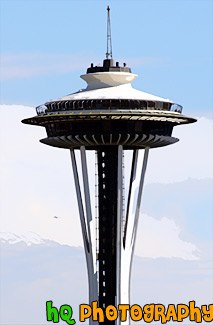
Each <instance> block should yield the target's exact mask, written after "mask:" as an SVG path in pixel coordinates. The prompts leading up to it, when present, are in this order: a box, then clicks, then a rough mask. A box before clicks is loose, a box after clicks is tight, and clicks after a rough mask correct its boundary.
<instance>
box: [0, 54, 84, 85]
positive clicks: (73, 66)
mask: <svg viewBox="0 0 213 325" xmlns="http://www.w3.org/2000/svg"><path fill="white" fill-rule="evenodd" d="M87 66H88V57H87V56H84V55H82V54H80V53H77V54H75V55H71V54H42V53H33V54H18V55H11V54H8V55H6V54H5V55H2V57H1V66H0V71H1V77H0V79H1V81H5V80H9V79H14V78H16V79H20V78H21V79H22V78H30V77H35V76H40V75H50V74H54V73H69V72H71V71H76V70H82V69H83V70H85V69H86V68H87Z"/></svg>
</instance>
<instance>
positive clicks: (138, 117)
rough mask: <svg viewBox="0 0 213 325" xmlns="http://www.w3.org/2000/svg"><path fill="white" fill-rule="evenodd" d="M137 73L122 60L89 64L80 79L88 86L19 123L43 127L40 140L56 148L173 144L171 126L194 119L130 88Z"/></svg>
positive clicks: (179, 108)
mask: <svg viewBox="0 0 213 325" xmlns="http://www.w3.org/2000/svg"><path fill="white" fill-rule="evenodd" d="M137 77H138V76H137V75H136V74H133V73H132V72H131V69H130V68H128V67H126V64H125V63H124V64H123V67H120V65H119V63H118V62H116V63H114V60H112V59H105V60H104V61H103V66H101V67H98V66H94V65H93V64H91V67H90V68H88V69H87V73H86V74H84V75H82V76H81V78H82V79H83V80H84V81H86V83H87V88H85V89H83V90H79V91H78V92H76V93H73V94H70V95H67V96H65V97H61V98H59V99H56V100H52V101H49V102H46V103H45V104H44V105H40V106H38V107H36V111H37V116H35V117H32V118H28V119H25V120H23V123H26V124H31V125H40V126H43V127H45V128H46V131H47V138H45V139H42V140H40V141H41V142H42V143H45V144H48V145H51V146H55V147H60V148H79V147H80V146H81V145H84V146H85V147H87V148H88V149H95V148H96V147H97V146H106V145H110V146H113V145H119V144H121V145H123V146H124V149H128V148H130V147H135V148H145V147H147V146H148V147H150V148H154V147H160V146H165V145H168V144H172V143H174V142H177V141H178V139H176V138H174V137H172V130H173V127H174V126H175V125H180V124H187V123H193V122H196V120H195V119H193V118H191V117H187V116H184V115H182V110H183V107H182V106H181V105H178V104H175V103H174V102H172V101H171V100H169V99H164V98H161V97H158V96H154V95H151V94H148V93H145V92H142V91H139V90H136V89H134V88H133V87H132V85H131V83H132V81H133V80H135V79H136V78H137Z"/></svg>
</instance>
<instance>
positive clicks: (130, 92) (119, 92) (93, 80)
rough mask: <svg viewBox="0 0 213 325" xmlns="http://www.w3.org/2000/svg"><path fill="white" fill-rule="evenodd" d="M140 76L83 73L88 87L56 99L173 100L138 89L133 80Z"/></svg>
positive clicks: (123, 73)
mask: <svg viewBox="0 0 213 325" xmlns="http://www.w3.org/2000/svg"><path fill="white" fill-rule="evenodd" d="M137 77H138V76H137V75H136V74H133V73H129V72H96V73H90V74H86V75H82V76H81V78H82V79H83V80H85V81H86V82H87V84H88V86H87V88H86V89H83V90H79V91H78V92H76V93H73V94H70V95H67V96H64V97H61V98H58V99H57V100H54V102H55V101H69V100H71V101H73V100H95V99H96V100H104V99H126V100H127V99H131V100H145V101H160V102H169V103H173V101H171V100H169V99H165V98H161V97H158V96H155V95H151V94H148V93H145V92H143V91H140V90H136V89H134V88H133V87H132V86H131V82H132V81H133V80H134V79H136V78H137Z"/></svg>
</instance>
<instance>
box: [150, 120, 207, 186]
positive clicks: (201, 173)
mask: <svg viewBox="0 0 213 325" xmlns="http://www.w3.org/2000/svg"><path fill="white" fill-rule="evenodd" d="M173 136H174V137H177V138H179V139H180V141H179V142H178V143H176V144H174V145H170V146H168V147H164V148H159V149H153V150H150V155H149V163H148V168H147V175H146V183H173V182H180V181H184V180H186V179H187V178H194V179H204V178H213V146H212V140H213V121H212V120H210V119H207V118H205V117H201V118H199V119H198V121H197V123H194V124H189V125H183V126H176V127H175V128H174V132H173Z"/></svg>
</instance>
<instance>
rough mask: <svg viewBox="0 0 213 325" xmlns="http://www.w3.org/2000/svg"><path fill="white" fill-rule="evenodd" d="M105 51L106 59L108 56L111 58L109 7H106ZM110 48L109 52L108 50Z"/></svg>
mask: <svg viewBox="0 0 213 325" xmlns="http://www.w3.org/2000/svg"><path fill="white" fill-rule="evenodd" d="M107 11H108V13H107V52H106V58H107V59H108V58H109V56H110V57H111V59H112V38H111V24H110V7H109V6H108V7H107ZM109 50H110V52H109Z"/></svg>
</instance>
